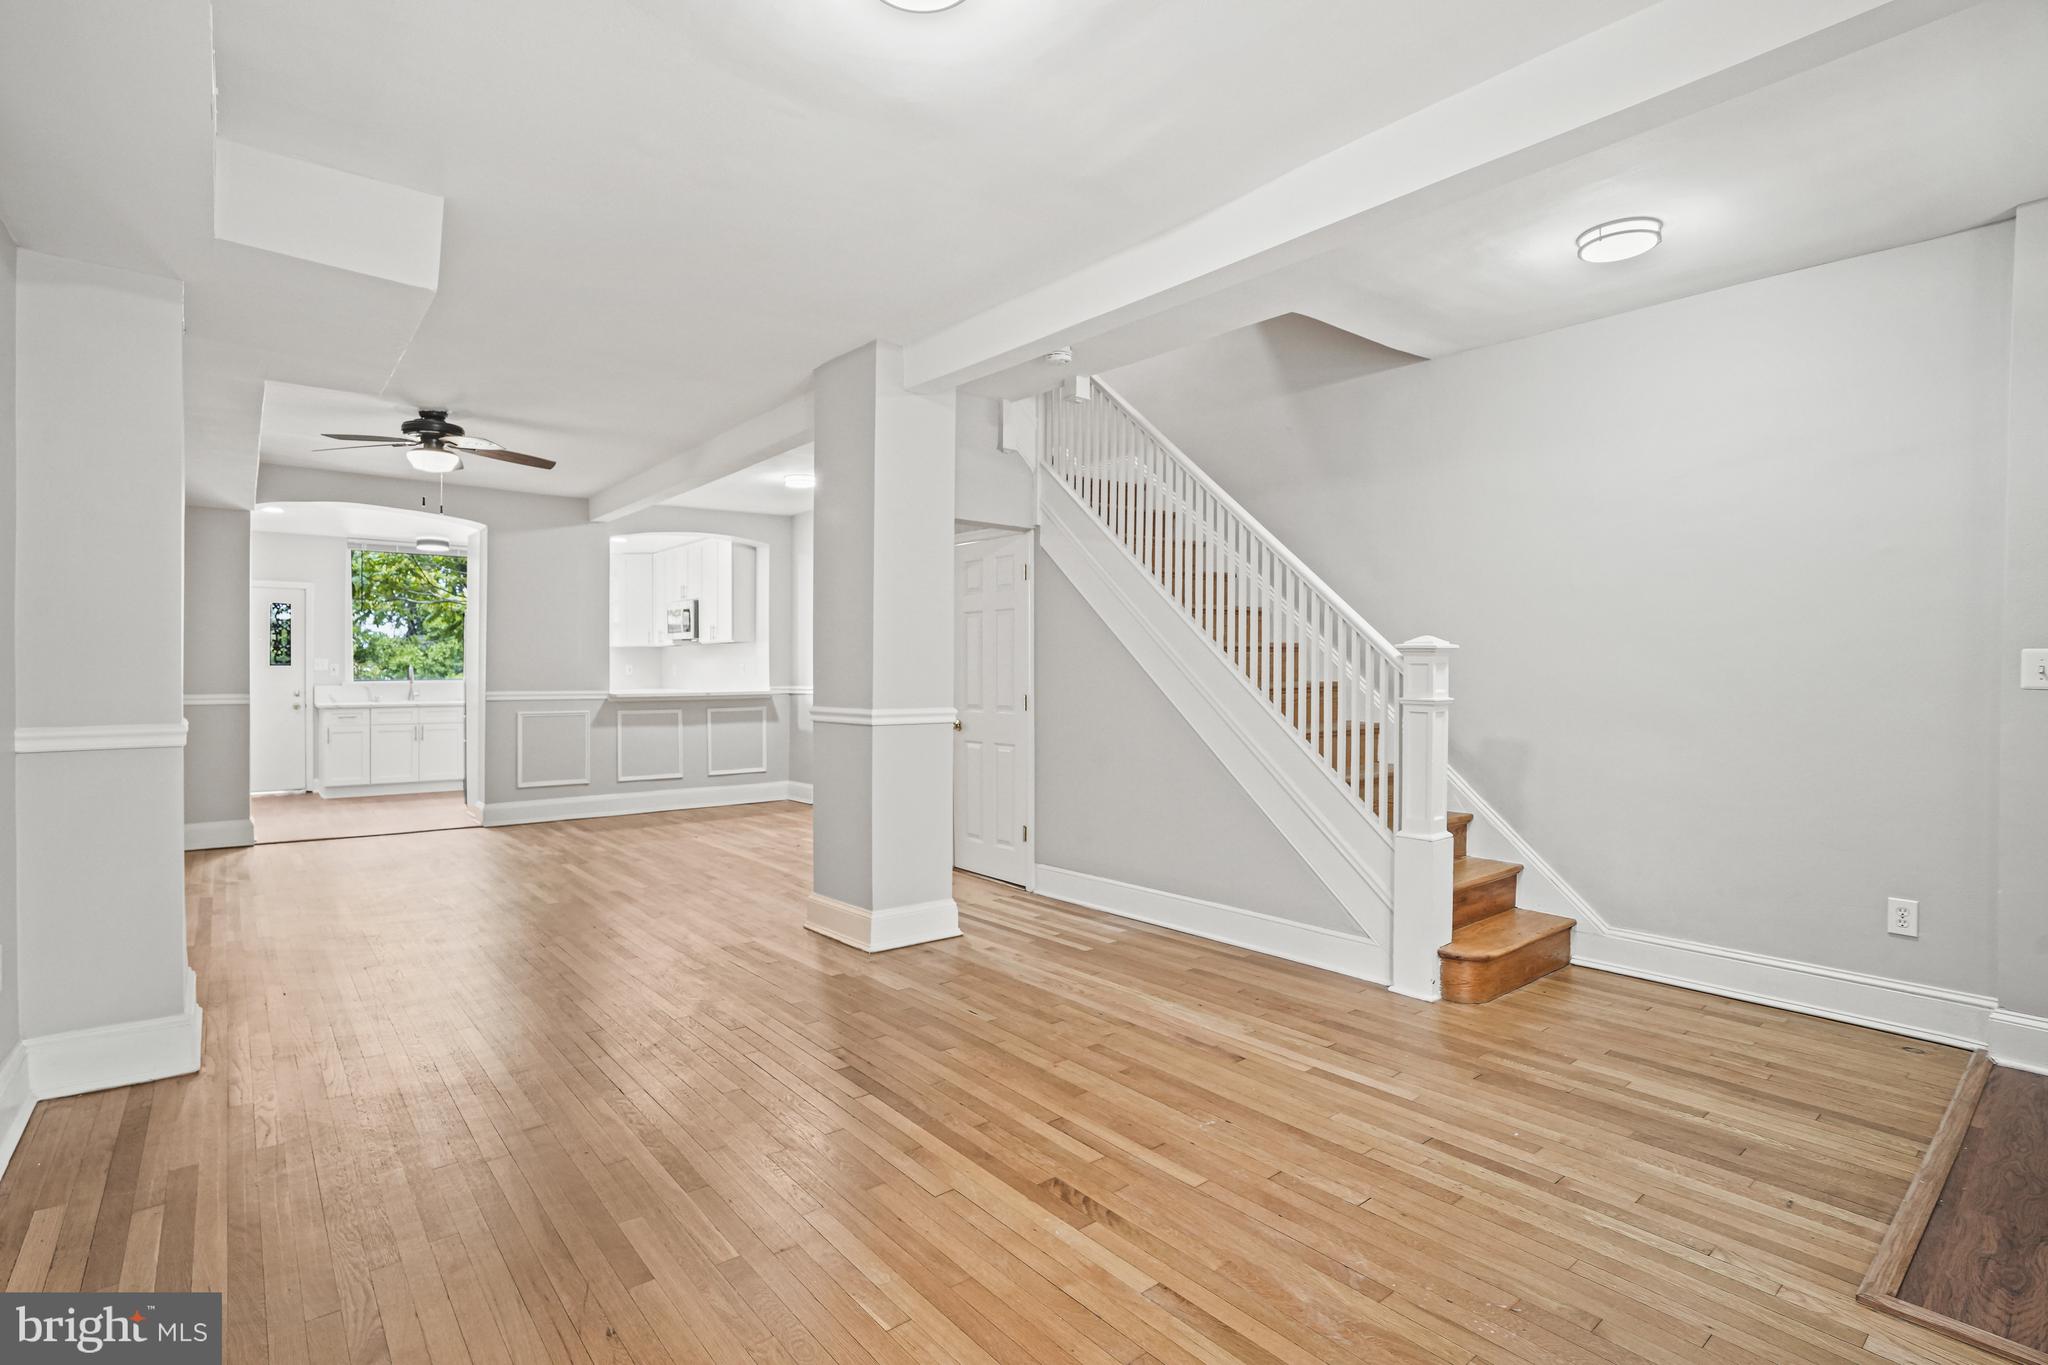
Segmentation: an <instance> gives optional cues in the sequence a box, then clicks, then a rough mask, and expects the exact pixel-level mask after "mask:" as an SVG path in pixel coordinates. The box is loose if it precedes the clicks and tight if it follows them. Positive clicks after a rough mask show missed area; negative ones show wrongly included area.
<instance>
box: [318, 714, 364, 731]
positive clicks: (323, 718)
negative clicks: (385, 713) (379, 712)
mask: <svg viewBox="0 0 2048 1365" xmlns="http://www.w3.org/2000/svg"><path fill="white" fill-rule="evenodd" d="M320 723H321V724H322V725H324V726H326V727H327V728H328V729H330V730H336V731H341V730H361V729H363V728H364V727H365V726H367V725H369V723H370V713H369V712H368V711H322V712H321V713H320Z"/></svg>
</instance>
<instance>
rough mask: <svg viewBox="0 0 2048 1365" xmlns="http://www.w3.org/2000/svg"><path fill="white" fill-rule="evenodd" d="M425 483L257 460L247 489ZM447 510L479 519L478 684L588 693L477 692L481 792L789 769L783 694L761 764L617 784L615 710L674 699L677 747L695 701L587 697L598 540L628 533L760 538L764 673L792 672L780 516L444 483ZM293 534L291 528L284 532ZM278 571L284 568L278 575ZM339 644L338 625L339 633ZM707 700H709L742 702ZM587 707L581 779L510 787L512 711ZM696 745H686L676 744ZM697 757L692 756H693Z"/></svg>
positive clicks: (559, 791)
mask: <svg viewBox="0 0 2048 1365" xmlns="http://www.w3.org/2000/svg"><path fill="white" fill-rule="evenodd" d="M429 487H430V485H427V484H423V483H419V482H415V481H412V480H407V479H387V478H377V477H372V476H367V475H354V474H340V473H333V472H329V471H326V470H316V469H300V468H293V467H288V466H282V465H270V464H266V465H264V466H263V467H262V468H261V470H260V471H259V475H258V480H257V496H258V500H259V501H263V502H293V501H333V502H359V503H367V504H371V505H376V506H387V507H408V508H411V507H417V506H419V499H420V493H421V490H422V489H425V488H429ZM446 511H447V512H448V514H449V515H450V516H457V517H464V518H467V519H469V520H471V521H477V522H481V523H482V524H483V525H484V526H485V528H486V536H485V578H484V597H485V605H484V613H485V642H484V656H485V657H484V686H485V689H486V692H487V694H493V695H494V694H500V693H514V692H528V693H532V692H544V693H546V692H570V693H585V694H591V695H590V696H589V697H587V698H586V699H582V700H545V701H536V700H518V699H505V700H495V701H487V702H486V706H487V708H488V709H487V711H486V716H485V726H484V728H485V739H484V744H485V755H486V775H485V802H486V804H487V805H493V806H498V805H509V804H513V803H517V802H525V801H559V800H562V799H564V798H570V797H578V796H604V795H617V794H624V793H634V794H650V793H656V792H660V791H663V790H669V789H680V788H695V787H704V786H724V785H745V784H748V783H759V782H771V781H782V780H784V779H786V778H787V777H788V776H789V750H790V740H789V734H788V731H789V728H790V724H791V722H790V718H789V717H790V712H791V710H792V709H793V708H792V706H791V705H790V700H791V699H790V698H788V697H786V696H778V697H775V698H773V699H772V701H770V703H769V706H770V727H769V728H770V735H769V751H770V754H771V759H770V763H769V771H768V772H767V773H765V774H754V775H750V776H745V777H731V778H712V777H710V776H708V774H706V773H705V772H704V770H703V768H702V767H701V766H686V768H685V772H686V774H688V776H686V777H685V778H684V779H683V780H681V781H677V782H628V783H621V782H619V781H618V780H617V774H618V766H617V761H616V744H617V725H618V721H617V713H618V711H619V710H620V709H621V707H625V708H628V709H640V710H649V709H656V710H659V709H676V708H677V707H678V706H681V707H682V708H683V709H685V710H686V711H688V712H689V714H688V715H687V716H686V717H685V729H686V736H687V737H686V745H687V746H698V747H701V746H700V745H699V744H698V742H699V741H700V740H701V739H702V736H703V728H702V727H703V725H704V723H705V722H704V721H703V720H702V718H701V716H702V712H703V711H704V710H705V709H706V704H705V703H701V702H686V703H678V702H673V701H651V702H637V701H636V702H624V703H614V702H611V701H600V700H598V699H597V698H598V697H601V696H602V695H603V694H605V693H606V692H608V691H609V688H610V660H611V655H610V648H611V638H610V625H609V621H610V591H611V586H610V570H609V563H610V561H609V555H610V548H611V537H612V536H614V535H624V534H628V533H630V532H634V531H710V532H718V533H721V534H725V535H732V536H738V537H741V538H743V539H747V540H754V541H760V542H762V543H763V544H765V545H766V546H767V547H768V550H767V553H768V556H769V561H770V567H769V602H770V604H769V614H770V642H769V662H768V667H769V681H770V683H771V685H775V686H786V685H789V684H790V683H791V682H792V681H793V679H794V669H795V657H796V656H795V648H794V643H793V636H792V622H793V620H794V617H795V603H794V590H793V582H794V579H795V574H794V572H793V570H792V560H793V547H792V527H791V518H789V517H773V516H754V515H749V514H747V513H741V512H717V511H706V510H702V509H698V508H683V507H653V508H649V509H648V510H647V511H645V512H640V513H637V514H635V515H634V516H631V517H626V518H622V519H620V520H618V521H614V522H592V521H590V520H589V519H588V518H589V505H588V504H587V503H586V502H585V501H584V500H583V499H581V498H552V497H540V496H535V495H533V494H525V493H506V492H499V491H495V490H490V489H479V488H469V487H461V488H458V487H455V486H452V485H451V487H450V488H449V490H448V502H447V505H446ZM265 539H287V538H285V537H262V536H259V537H258V539H257V552H256V560H257V567H258V568H259V570H260V569H261V568H262V566H263V565H265V564H267V563H272V562H275V561H272V560H270V559H269V558H267V557H266V554H265V551H264V548H263V541H264V540H265ZM290 539H300V538H290ZM278 576H280V577H289V576H292V575H282V574H280V575H278ZM344 644H345V634H344ZM744 704H745V703H738V702H730V703H729V702H718V703H712V705H719V706H731V705H744ZM565 707H569V708H580V709H586V710H588V711H589V712H590V714H591V720H590V723H589V731H588V735H587V738H588V741H589V745H590V755H591V759H590V765H589V774H590V778H591V780H590V782H589V783H587V784H579V785H576V786H562V787H524V788H522V787H520V786H518V785H517V767H516V763H515V762H514V761H513V760H514V758H515V750H514V747H513V746H514V745H515V744H516V742H517V729H518V715H519V712H520V711H522V710H525V711H529V712H531V711H534V710H537V709H562V708H565ZM694 751H696V750H695V749H693V748H686V764H687V754H688V753H689V752H694ZM698 756H699V758H700V759H701V758H702V757H703V754H702V753H701V752H700V753H699V755H698Z"/></svg>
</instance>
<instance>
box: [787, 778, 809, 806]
mask: <svg viewBox="0 0 2048 1365" xmlns="http://www.w3.org/2000/svg"><path fill="white" fill-rule="evenodd" d="M789 799H790V800H792V801H801V802H803V803H804V804H805V805H806V806H808V805H810V804H811V784H810V783H808V782H792V783H790V784H789Z"/></svg>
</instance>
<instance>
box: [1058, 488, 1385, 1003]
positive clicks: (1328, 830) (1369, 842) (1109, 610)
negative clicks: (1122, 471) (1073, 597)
mask: <svg viewBox="0 0 2048 1365" xmlns="http://www.w3.org/2000/svg"><path fill="white" fill-rule="evenodd" d="M1038 502H1039V544H1040V545H1041V546H1042V547H1043V548H1044V550H1045V552H1046V554H1047V555H1048V556H1049V557H1050V558H1051V559H1052V561H1053V563H1054V564H1056V565H1058V566H1059V569H1060V571H1061V572H1062V573H1064V574H1065V575H1066V576H1067V579H1068V581H1070V582H1071V583H1072V584H1073V585H1074V587H1075V589H1076V590H1077V591H1078V592H1079V593H1080V594H1081V597H1082V600H1084V601H1085V602H1087V603H1088V605H1089V607H1090V608H1091V609H1092V610H1093V611H1094V612H1095V613H1096V615H1098V616H1099V617H1101V618H1102V620H1103V622H1104V623H1105V624H1106V625H1108V626H1109V628H1110V630H1111V632H1112V633H1114V634H1115V635H1116V637H1117V640H1118V642H1119V643H1121V644H1122V645H1123V647H1124V649H1125V650H1126V651H1127V652H1128V653H1129V654H1130V655H1131V657H1132V658H1133V659H1135V660H1136V661H1137V663H1138V665H1139V667H1141V668H1143V669H1144V670H1145V674H1146V676H1147V677H1149V678H1151V680H1152V682H1153V684H1154V685H1155V686H1157V687H1158V688H1159V690H1160V692H1161V693H1162V694H1163V695H1164V696H1165V697H1166V699H1167V700H1168V701H1169V702H1170V703H1171V704H1172V705H1173V707H1174V709H1175V710H1176V711H1178V712H1179V713H1180V715H1181V717H1182V718H1183V719H1184V720H1186V721H1187V723H1188V725H1189V727H1190V728H1192V729H1193V730H1194V732H1195V734H1196V735H1197V736H1198V737H1200V739H1201V740H1202V742H1203V744H1204V745H1206V746H1207V747H1208V749H1209V751H1210V752H1211V753H1213V754H1215V756H1216V758H1217V760H1218V761H1219V762H1221V763H1222V764H1223V766H1224V768H1225V770H1226V771H1228V772H1229V773H1230V775H1231V776H1232V778H1234V779H1235V780H1236V781H1237V783H1238V785H1239V786H1240V787H1241V788H1242V789H1243V790H1244V792H1245V794H1246V795H1248V796H1250V797H1251V798H1252V800H1253V801H1254V802H1256V803H1257V804H1258V807H1259V809H1260V810H1261V811H1263V812H1264V813H1265V815H1266V817H1267V818H1268V819H1269V820H1271V821H1272V823H1273V827H1274V828H1275V829H1276V830H1278V831H1279V833H1280V835H1281V837H1282V838H1284V839H1286V840H1287V843H1288V845H1289V846H1290V847H1291V848H1293V849H1294V851H1295V852H1296V853H1297V854H1299V855H1300V856H1301V859H1302V861H1303V862H1304V863H1305V864H1307V866H1308V868H1309V870H1310V872H1311V873H1313V874H1314V876H1315V877H1316V879H1317V880H1318V881H1320V882H1321V883H1322V884H1323V886H1324V887H1326V888H1327V889H1328V890H1329V892H1330V894H1331V895H1332V896H1333V897H1335V898H1336V900H1337V903H1338V904H1340V905H1342V906H1343V907H1344V908H1345V910H1346V912H1347V913H1349V914H1350V916H1351V918H1352V920H1353V922H1354V923H1355V924H1356V925H1357V926H1358V933H1359V935H1360V936H1361V937H1362V938H1364V939H1366V940H1367V941H1368V942H1369V943H1370V945H1371V949H1372V952H1371V960H1370V963H1369V965H1368V967H1367V970H1365V971H1362V972H1360V973H1359V974H1360V975H1362V976H1363V977H1364V978H1365V979H1367V980H1370V981H1376V982H1381V983H1385V982H1387V981H1388V980H1390V978H1391V971H1392V968H1391V961H1390V956H1389V945H1390V943H1391V941H1392V932H1391V931H1392V908H1393V894H1392V891H1391V887H1392V885H1393V864H1394V852H1393V839H1392V836H1391V835H1390V834H1388V833H1387V832H1385V831H1384V830H1382V829H1381V828H1379V826H1378V825H1377V824H1376V823H1375V821H1374V819H1373V817H1372V815H1371V813H1370V812H1369V811H1367V810H1366V809H1365V808H1364V807H1362V806H1361V805H1359V804H1358V803H1357V802H1356V801H1354V800H1353V799H1351V798H1350V797H1348V796H1347V795H1346V794H1345V792H1344V789H1343V788H1342V787H1341V786H1339V785H1338V784H1337V782H1335V781H1334V780H1332V778H1331V776H1330V774H1329V771H1328V770H1327V769H1326V768H1325V767H1324V766H1323V764H1322V762H1321V761H1320V760H1319V759H1317V758H1316V757H1315V756H1314V755H1312V754H1311V753H1310V752H1309V751H1308V750H1307V749H1306V748H1304V747H1303V746H1302V744H1301V742H1300V740H1299V739H1298V738H1297V737H1296V736H1295V735H1294V734H1293V732H1291V731H1290V730H1288V728H1287V727H1286V726H1285V725H1283V724H1281V723H1280V721H1279V720H1278V719H1277V718H1276V717H1275V716H1273V714H1272V713H1271V712H1270V711H1269V710H1268V709H1267V708H1266V706H1265V703H1264V702H1263V701H1262V700H1261V699H1260V697H1259V695H1258V694H1257V693H1256V692H1255V691H1254V690H1253V689H1252V688H1251V687H1250V686H1249V685H1248V684H1247V683H1246V682H1245V680H1244V678H1243V677H1242V676H1241V675H1240V674H1238V672H1237V671H1236V670H1235V669H1234V668H1233V667H1232V666H1231V664H1230V663H1229V661H1228V660H1227V659H1225V658H1224V657H1223V655H1222V654H1221V653H1220V652H1219V651H1217V649H1216V648H1215V646H1214V645H1213V644H1212V643H1211V642H1210V641H1209V640H1208V639H1207V638H1206V637H1205V636H1204V635H1203V633H1202V631H1201V628H1200V627H1199V626H1197V625H1196V624H1195V622H1194V621H1193V620H1191V619H1189V618H1188V617H1187V616H1186V615H1185V614H1184V613H1183V612H1182V611H1181V609H1180V608H1179V607H1178V606H1177V605H1176V604H1175V603H1174V602H1173V601H1172V600H1171V599H1170V598H1169V597H1167V596H1166V594H1165V593H1164V592H1162V591H1161V590H1160V588H1159V585H1158V583H1157V582H1156V581H1154V580H1153V578H1152V577H1151V575H1150V574H1148V573H1147V572H1146V571H1145V569H1144V568H1143V567H1142V566H1140V565H1139V564H1138V562H1137V561H1136V560H1134V559H1132V558H1131V557H1130V556H1129V554H1127V553H1126V552H1125V551H1124V549H1123V547H1122V546H1120V545H1118V544H1117V543H1116V540H1115V539H1114V538H1113V537H1112V536H1111V534H1110V533H1109V531H1108V530H1107V529H1105V528H1104V527H1103V526H1101V525H1100V523H1098V522H1097V521H1096V520H1095V519H1094V517H1093V516H1092V515H1091V514H1090V513H1089V512H1088V510H1087V508H1086V507H1084V506H1083V505H1082V504H1081V502H1080V501H1079V499H1077V498H1076V497H1075V496H1074V495H1073V493H1072V492H1071V491H1070V490H1069V489H1068V488H1067V487H1066V486H1065V485H1064V484H1062V483H1060V482H1059V481H1058V480H1057V479H1051V478H1043V477H1041V478H1040V479H1039V498H1038Z"/></svg>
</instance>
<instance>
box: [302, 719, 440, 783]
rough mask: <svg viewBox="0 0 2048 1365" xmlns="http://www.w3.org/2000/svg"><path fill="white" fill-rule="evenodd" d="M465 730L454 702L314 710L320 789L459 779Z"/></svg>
mask: <svg viewBox="0 0 2048 1365" xmlns="http://www.w3.org/2000/svg"><path fill="white" fill-rule="evenodd" d="M466 742H467V730H466V727H465V725H464V722H463V708H461V707H460V706H389V705H379V706H372V707H365V708H363V709H360V710H356V709H346V710H340V709H330V710H325V711H322V712H321V713H320V785H321V788H322V790H336V789H342V788H363V787H383V786H397V785H402V784H408V783H425V782H441V783H446V782H460V781H462V779H463V777H464V775H465V772H464V770H465V764H464V761H463V757H464V753H465V744H466Z"/></svg>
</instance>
